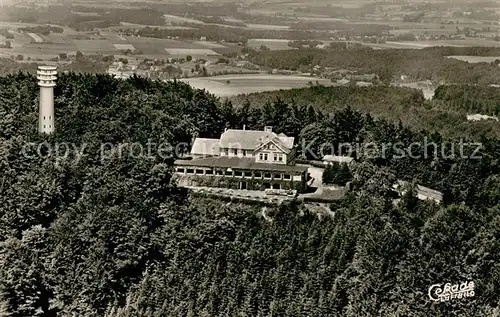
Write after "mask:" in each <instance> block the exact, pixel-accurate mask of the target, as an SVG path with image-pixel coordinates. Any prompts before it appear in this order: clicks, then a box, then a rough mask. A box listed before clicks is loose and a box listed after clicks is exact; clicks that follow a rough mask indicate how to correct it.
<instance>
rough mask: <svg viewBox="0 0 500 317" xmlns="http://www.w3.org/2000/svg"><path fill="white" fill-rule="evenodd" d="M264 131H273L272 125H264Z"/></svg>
mask: <svg viewBox="0 0 500 317" xmlns="http://www.w3.org/2000/svg"><path fill="white" fill-rule="evenodd" d="M264 131H266V132H273V127H272V126H270V125H266V126H265V127H264Z"/></svg>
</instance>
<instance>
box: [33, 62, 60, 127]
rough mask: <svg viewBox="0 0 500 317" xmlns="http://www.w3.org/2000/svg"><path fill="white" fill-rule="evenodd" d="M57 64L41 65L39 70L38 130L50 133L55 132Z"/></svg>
mask: <svg viewBox="0 0 500 317" xmlns="http://www.w3.org/2000/svg"><path fill="white" fill-rule="evenodd" d="M56 76H57V67H56V66H39V67H38V70H37V79H38V86H40V105H39V110H38V131H39V132H40V133H45V134H50V133H53V132H54V129H55V127H54V124H55V118H54V87H55V85H56V83H55V80H56V79H57V77H56Z"/></svg>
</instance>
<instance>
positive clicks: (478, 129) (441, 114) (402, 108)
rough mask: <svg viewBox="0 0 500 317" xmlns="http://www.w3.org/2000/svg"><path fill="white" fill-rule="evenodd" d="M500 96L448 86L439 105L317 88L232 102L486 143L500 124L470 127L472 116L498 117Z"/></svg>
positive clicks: (378, 90) (396, 91)
mask: <svg viewBox="0 0 500 317" xmlns="http://www.w3.org/2000/svg"><path fill="white" fill-rule="evenodd" d="M498 91H499V89H498V88H494V87H484V86H483V87H479V86H469V85H456V86H453V85H452V86H448V85H443V86H439V87H438V88H437V89H436V95H435V96H434V98H433V100H424V96H423V94H422V92H421V91H419V90H417V89H411V88H404V87H390V86H372V87H357V86H345V87H325V86H313V87H310V88H301V89H290V90H280V91H270V92H262V93H253V94H248V95H241V96H237V97H232V98H231V101H232V102H233V103H234V104H235V106H238V107H240V106H243V105H245V104H247V103H250V104H252V105H253V106H254V107H263V106H264V105H266V104H269V103H273V102H274V101H276V100H277V99H279V100H282V101H283V102H285V103H291V104H297V105H302V106H311V107H313V108H314V109H317V110H319V111H322V112H325V113H328V112H332V111H335V110H339V109H342V108H345V107H347V106H349V107H351V108H352V109H355V110H358V111H361V112H363V113H370V114H371V115H373V116H374V117H375V118H383V119H387V120H389V121H391V122H394V123H398V122H399V121H401V122H402V123H403V124H404V125H405V126H409V127H413V129H415V130H422V129H423V130H427V131H430V132H434V131H438V132H439V133H440V134H441V135H443V136H445V137H452V138H470V139H474V140H480V139H481V137H483V136H489V137H500V126H499V125H498V122H496V121H479V122H471V121H467V114H473V113H483V114H496V108H497V107H498V100H500V99H499V98H498V97H497V94H498Z"/></svg>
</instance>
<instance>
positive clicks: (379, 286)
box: [0, 73, 500, 317]
mask: <svg viewBox="0 0 500 317" xmlns="http://www.w3.org/2000/svg"><path fill="white" fill-rule="evenodd" d="M37 93H38V87H37V83H36V79H35V78H34V77H33V76H32V75H26V74H17V75H12V76H7V77H2V78H0V118H1V119H0V237H1V238H0V239H1V242H0V314H1V315H2V316H56V315H58V316H73V315H76V316H96V315H98V316H109V317H111V316H113V317H118V316H122V317H123V316H248V317H254V316H318V317H319V316H339V315H342V316H374V315H375V316H376V315H380V316H457V315H465V316H495V315H496V314H499V313H500V312H499V308H498V305H499V304H500V302H499V299H498V293H499V292H500V285H499V283H498V281H499V280H500V276H499V274H500V266H499V264H498V263H499V262H498V259H499V256H500V254H499V252H500V245H499V242H498V236H499V235H500V231H499V230H500V214H499V210H500V209H499V206H498V204H499V203H500V192H499V191H498V188H499V186H500V185H499V184H500V177H499V173H500V167H499V166H498V164H497V158H498V157H499V154H500V153H499V151H500V141H499V140H498V139H495V138H483V139H482V142H483V148H482V150H481V152H480V153H479V154H481V157H482V159H480V160H473V159H461V158H457V157H441V156H439V155H434V156H432V157H428V158H422V159H410V158H404V159H397V158H396V156H395V155H394V153H387V155H386V156H381V157H372V156H365V155H363V153H360V155H359V157H358V159H357V162H356V164H355V165H354V166H353V169H352V175H351V176H350V177H349V178H351V177H352V184H353V191H352V192H350V193H349V194H348V195H347V196H346V197H345V198H344V199H343V200H340V201H338V202H337V203H334V204H332V205H331V206H330V209H331V211H332V212H333V213H334V214H335V216H334V217H327V216H321V215H318V214H315V213H312V212H310V211H309V210H308V208H307V206H306V205H303V204H290V205H283V206H281V207H276V208H269V210H267V212H266V213H267V215H268V217H270V218H271V219H272V221H270V220H269V219H267V220H266V219H265V218H263V217H262V216H261V214H262V213H261V211H262V207H261V206H258V205H243V204H238V203H231V202H229V203H227V202H222V201H218V200H212V199H207V198H200V197H195V196H191V195H190V194H189V193H187V192H185V191H184V190H181V189H179V188H177V187H176V186H175V184H174V183H173V182H172V181H171V173H172V158H171V157H163V156H158V155H152V156H151V155H135V156H131V155H121V156H120V155H118V154H117V155H107V156H106V157H105V159H103V157H102V155H100V154H101V153H100V147H101V145H102V144H103V143H108V144H112V145H118V144H130V143H139V144H156V145H158V144H160V143H162V142H169V143H171V144H176V143H179V142H190V141H191V140H192V137H194V136H201V137H217V136H219V134H220V133H221V132H222V131H224V129H225V128H227V127H241V126H242V125H243V124H246V125H247V127H248V128H249V129H262V128H263V126H264V125H273V127H274V128H273V129H274V130H275V131H276V132H278V133H279V132H284V133H286V134H290V135H293V136H295V137H297V139H298V142H299V143H300V141H301V140H309V139H311V138H318V139H320V140H322V141H327V142H331V143H333V144H337V143H340V142H375V143H381V142H394V141H400V142H403V143H404V144H408V143H410V142H414V141H416V140H420V139H421V138H422V137H423V136H426V137H429V138H431V139H432V140H434V141H436V142H444V141H445V140H446V138H444V137H442V136H440V135H439V134H438V133H430V132H425V131H414V130H412V129H409V128H408V127H405V126H404V125H402V124H394V123H392V122H389V121H385V120H382V119H377V118H374V117H372V116H370V115H366V114H363V113H361V112H358V111H357V110H354V109H351V108H349V107H347V108H342V109H330V110H329V111H326V110H318V109H315V108H314V107H312V106H308V105H304V104H300V103H299V102H285V101H283V100H281V99H276V100H274V101H272V102H269V103H266V104H265V105H263V106H261V107H257V106H254V105H252V104H251V103H250V102H249V103H245V104H243V105H242V106H239V107H235V106H233V105H232V104H231V103H230V102H228V101H225V102H221V101H220V100H218V99H217V98H215V97H214V96H212V95H209V94H207V93H205V92H203V91H200V90H194V89H192V88H191V87H190V86H188V85H187V84H184V83H180V82H176V81H173V82H169V83H162V82H153V81H150V80H147V79H143V78H137V77H133V78H130V79H127V80H123V81H122V80H117V79H113V78H112V77H110V76H106V75H77V74H73V73H69V74H63V75H61V76H60V78H59V79H58V85H57V86H56V89H55V96H56V100H55V107H56V127H57V130H56V133H55V134H53V135H50V136H40V135H38V133H37V119H38V113H37V98H38V97H37ZM372 98H373V96H372ZM415 98H417V97H415ZM419 98H420V97H419ZM365 102H367V103H369V102H370V98H366V99H365ZM399 102H402V101H399ZM448 141H450V142H456V141H458V140H448ZM61 143H66V144H72V145H73V146H74V147H76V148H78V149H84V151H83V152H82V153H84V155H78V154H79V153H78V152H71V155H69V156H67V157H61V155H59V156H58V155H55V153H54V152H53V151H50V149H54V147H55V145H56V144H61ZM39 144H44V146H43V147H37V145H39ZM26 145H29V146H28V147H26ZM125 149H126V148H125ZM316 150H317V149H313V150H312V152H314V151H316ZM421 150H422V149H421ZM466 151H467V152H468V151H469V150H466ZM153 153H156V152H155V151H153ZM115 154H116V153H115ZM301 154H305V155H312V154H311V153H308V154H307V153H301ZM397 178H400V179H405V180H409V181H412V182H418V183H420V184H425V185H428V186H432V187H433V188H436V189H440V190H442V191H443V192H444V193H445V196H446V199H445V204H444V205H442V206H439V205H436V204H434V203H431V202H423V201H419V200H417V199H416V198H415V195H414V192H413V190H412V188H413V187H412V186H410V187H409V188H408V189H410V190H409V191H408V194H407V195H405V196H404V197H403V198H402V199H401V201H399V202H397V203H394V202H393V201H392V198H391V197H392V196H391V195H390V192H391V191H390V188H391V185H392V183H394V181H395V179H397ZM466 280H472V281H474V283H475V285H476V295H475V297H472V298H466V299H461V300H454V301H451V302H444V303H433V302H431V301H430V300H429V298H428V297H427V289H428V288H429V286H430V285H432V284H437V283H446V282H451V283H459V282H462V281H466Z"/></svg>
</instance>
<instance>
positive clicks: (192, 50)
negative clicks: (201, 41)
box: [165, 48, 220, 57]
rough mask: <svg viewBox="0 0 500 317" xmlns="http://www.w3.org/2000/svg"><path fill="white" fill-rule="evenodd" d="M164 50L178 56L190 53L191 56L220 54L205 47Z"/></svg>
mask: <svg viewBox="0 0 500 317" xmlns="http://www.w3.org/2000/svg"><path fill="white" fill-rule="evenodd" d="M165 51H167V53H168V54H169V55H178V56H186V55H191V56H196V57H198V56H216V55H220V54H218V53H216V52H214V51H212V50H211V49H207V48H166V49H165Z"/></svg>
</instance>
